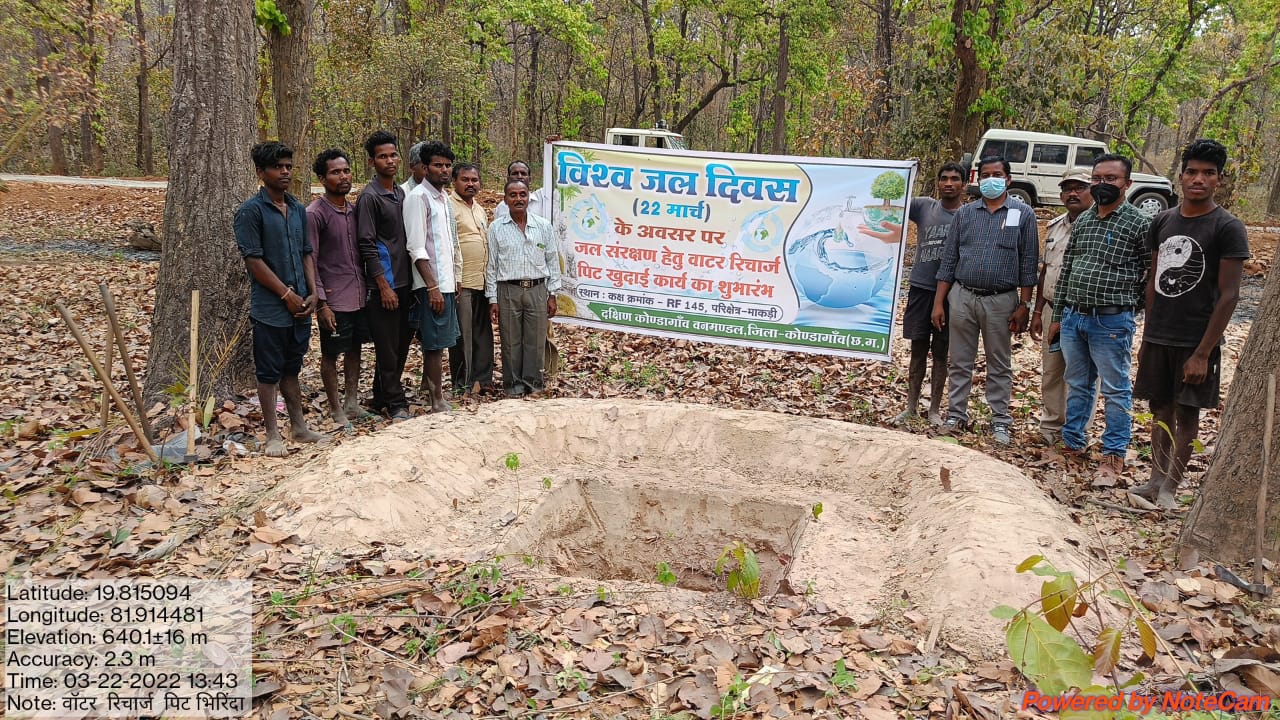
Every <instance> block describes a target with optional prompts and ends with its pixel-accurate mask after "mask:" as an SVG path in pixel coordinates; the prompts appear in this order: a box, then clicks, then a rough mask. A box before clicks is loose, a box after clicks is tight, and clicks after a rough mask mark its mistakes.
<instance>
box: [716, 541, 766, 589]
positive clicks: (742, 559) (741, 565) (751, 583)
mask: <svg viewBox="0 0 1280 720" xmlns="http://www.w3.org/2000/svg"><path fill="white" fill-rule="evenodd" d="M735 565H736V566H735ZM726 571H727V572H728V573H729V576H728V579H727V580H726V584H727V587H728V589H729V592H731V593H734V594H736V595H738V596H739V597H743V598H746V599H748V600H754V599H756V598H758V597H760V560H759V559H758V558H756V554H755V552H754V551H753V550H752V549H751V548H749V547H747V546H746V544H745V543H743V542H742V541H741V540H739V541H737V542H735V543H733V544H732V545H729V546H727V547H726V548H725V549H724V551H723V552H721V553H720V557H719V559H717V560H716V575H722V574H724V573H725V572H726Z"/></svg>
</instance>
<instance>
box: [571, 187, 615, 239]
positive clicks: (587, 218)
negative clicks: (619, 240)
mask: <svg viewBox="0 0 1280 720" xmlns="http://www.w3.org/2000/svg"><path fill="white" fill-rule="evenodd" d="M569 230H570V232H572V233H573V235H574V236H575V237H577V238H578V239H580V240H595V239H597V238H601V237H604V236H605V235H606V234H608V232H609V217H608V214H607V213H606V212H605V208H604V203H602V202H600V199H599V198H597V197H596V196H595V195H590V196H588V197H585V198H582V199H580V200H578V201H577V202H575V203H574V204H573V206H572V207H571V208H570V209H569Z"/></svg>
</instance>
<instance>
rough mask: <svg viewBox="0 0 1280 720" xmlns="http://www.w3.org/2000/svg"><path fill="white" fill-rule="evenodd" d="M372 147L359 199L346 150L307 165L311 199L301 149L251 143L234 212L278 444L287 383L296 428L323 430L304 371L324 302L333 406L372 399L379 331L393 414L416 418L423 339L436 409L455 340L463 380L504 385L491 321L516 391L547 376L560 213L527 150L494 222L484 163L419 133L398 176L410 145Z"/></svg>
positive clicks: (343, 419) (324, 352)
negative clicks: (309, 416) (412, 401)
mask: <svg viewBox="0 0 1280 720" xmlns="http://www.w3.org/2000/svg"><path fill="white" fill-rule="evenodd" d="M364 150H365V154H366V155H367V157H368V161H369V164H370V165H371V166H372V168H373V177H372V178H371V179H370V180H369V182H368V183H367V184H366V185H365V186H364V188H363V189H362V190H361V191H360V193H359V195H358V196H357V198H356V200H355V202H354V204H353V203H351V202H350V201H349V200H348V196H349V194H350V192H351V188H352V169H351V161H350V158H349V157H348V156H347V155H346V153H344V152H343V151H342V150H338V149H329V150H325V151H324V152H322V153H320V154H319V155H318V156H317V157H316V158H315V162H314V164H313V167H312V170H313V171H314V172H315V174H316V177H317V178H319V180H320V183H321V185H322V186H323V187H324V194H323V195H322V196H321V197H319V198H317V199H315V200H314V201H312V202H311V204H310V205H309V206H307V207H305V208H304V207H303V206H302V204H301V203H300V202H299V201H298V200H297V199H296V198H294V197H293V196H292V195H290V194H289V193H288V192H287V189H288V187H289V181H290V178H291V176H292V172H293V151H292V150H291V149H290V148H288V147H287V146H285V145H283V144H282V143H279V142H266V143H260V144H258V145H256V146H254V147H253V149H252V150H251V156H252V158H253V162H254V165H255V168H256V170H257V174H258V178H259V180H260V181H261V183H262V188H261V189H260V190H259V192H258V193H257V194H256V195H255V196H254V197H253V198H251V199H249V200H248V201H246V202H245V203H244V204H243V205H242V206H241V207H240V209H239V210H238V211H237V212H236V217H235V235H236V242H237V245H238V246H239V248H240V251H241V255H242V256H243V257H244V259H245V266H246V268H247V270H248V272H249V277H250V280H251V286H252V288H251V302H250V311H249V315H250V319H251V321H252V325H253V349H254V363H255V369H256V374H257V378H258V397H259V399H260V402H261V404H262V408H263V416H264V420H265V425H266V431H267V442H266V446H265V453H266V454H267V455H269V456H274V457H279V456H283V455H284V454H285V447H284V442H283V438H282V437H281V434H280V432H279V430H278V428H277V425H276V412H275V397H276V389H277V388H279V391H280V394H281V395H282V396H283V398H284V402H285V406H286V408H287V410H288V414H289V418H290V430H291V437H292V438H293V439H294V440H295V441H299V442H314V441H316V440H319V439H320V438H322V437H323V436H322V435H320V434H318V433H315V432H314V431H312V430H310V429H309V428H308V427H307V424H306V419H305V415H304V413H303V408H302V400H301V391H300V389H299V386H298V373H299V372H300V371H301V368H302V362H303V359H304V357H305V354H306V351H307V347H308V344H309V342H310V337H311V316H312V315H313V314H314V315H315V317H316V319H317V322H318V324H319V326H320V332H321V335H320V353H321V360H320V370H321V379H322V382H323V383H324V389H325V394H326V397H327V400H328V404H329V410H330V415H331V417H332V419H333V420H334V421H335V422H336V423H338V424H341V425H348V426H349V425H350V422H351V420H353V419H356V418H358V417H360V416H362V415H364V414H366V413H367V411H366V410H364V409H363V408H362V407H361V406H360V404H359V399H358V398H359V392H358V391H359V378H360V370H361V367H360V353H361V346H362V345H363V344H364V343H366V342H372V344H373V346H374V365H375V367H374V372H373V395H372V404H371V405H370V409H371V410H373V411H374V412H377V413H380V414H383V415H386V416H387V417H389V418H391V420H393V421H401V420H406V419H408V418H409V417H410V415H409V403H408V400H407V397H406V393H405V387H404V382H403V375H404V369H405V364H406V360H407V358H408V355H409V350H410V346H411V345H412V343H413V341H414V340H415V339H416V340H417V342H418V343H419V345H420V347H421V349H422V355H423V376H424V380H423V385H424V387H425V388H426V389H427V392H428V396H429V402H430V412H444V411H447V410H448V409H449V408H450V405H449V403H448V401H447V400H446V399H445V397H444V384H443V374H444V371H443V365H444V357H443V353H444V351H445V350H446V349H448V350H449V364H450V376H451V384H452V387H453V390H454V392H455V393H457V394H463V393H478V392H481V391H483V390H485V389H488V388H492V387H494V382H493V374H494V351H493V346H494V335H493V324H495V323H496V324H498V325H499V333H500V340H501V348H502V365H503V370H502V388H503V391H504V392H505V394H506V395H507V396H509V397H522V396H526V395H530V396H536V395H538V394H540V393H541V392H542V390H543V365H544V356H543V353H544V348H545V346H546V338H547V325H548V319H549V318H550V317H554V315H555V311H556V305H555V303H556V300H555V297H556V291H557V290H558V289H559V287H560V264H559V259H558V252H557V249H556V243H555V239H554V236H553V234H552V229H551V225H550V223H549V222H548V221H547V220H546V219H545V218H543V217H541V216H539V215H536V214H534V213H531V212H530V211H529V201H530V191H529V186H528V177H529V169H528V165H526V164H525V163H523V162H516V163H512V164H511V166H509V167H508V176H509V177H508V181H507V183H506V185H505V187H504V188H503V193H504V200H503V204H502V206H501V212H500V213H498V214H497V215H496V216H495V219H494V222H493V223H490V222H489V221H488V218H487V214H486V212H485V210H484V208H483V207H481V206H480V205H479V204H478V203H477V202H476V195H477V193H478V192H479V190H480V170H479V168H478V167H477V166H476V165H474V164H472V163H457V164H455V162H454V161H455V157H454V153H453V151H452V150H451V149H450V148H449V147H448V146H447V145H445V144H444V143H441V142H425V143H418V144H417V145H414V146H413V148H412V149H411V151H410V170H411V177H410V178H409V179H408V180H407V181H405V182H404V183H403V184H397V183H396V175H397V173H398V171H399V169H400V153H399V145H398V143H397V140H396V137H395V136H394V135H392V134H390V133H388V132H385V131H378V132H375V133H373V134H372V135H370V136H369V138H368V139H367V140H366V141H365V143H364ZM513 171H514V172H513ZM543 202H544V203H545V199H543ZM339 358H341V359H342V366H343V373H342V374H343V379H344V382H345V388H344V391H343V393H342V396H341V397H339V391H338V370H337V368H338V360H339Z"/></svg>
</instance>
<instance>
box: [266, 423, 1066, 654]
mask: <svg viewBox="0 0 1280 720" xmlns="http://www.w3.org/2000/svg"><path fill="white" fill-rule="evenodd" d="M512 454H514V457H512ZM944 467H945V468H948V469H949V471H950V483H949V489H945V488H944V487H943V485H942V483H941V482H940V481H939V472H940V470H941V468H944ZM818 503H821V512H820V514H817V517H816V518H815V517H814V515H815V506H816V505H817V504H818ZM264 510H265V511H266V512H267V514H268V516H270V517H272V518H273V519H274V521H275V524H276V525H277V527H280V528H282V529H286V530H290V531H293V532H296V533H297V534H298V536H299V537H300V538H301V539H302V540H303V541H305V542H307V543H309V544H310V545H312V546H313V547H314V548H315V549H316V551H317V552H320V553H333V554H343V553H346V552H349V551H351V550H352V549H355V548H360V549H368V548H372V547H380V548H382V549H383V551H384V554H386V555H387V556H395V555H396V554H397V553H398V552H403V553H404V554H405V555H406V556H421V555H424V554H426V555H431V556H435V557H441V558H455V559H460V560H464V561H469V562H470V561H480V560H485V559H489V558H492V557H494V556H498V555H501V556H507V557H510V556H516V557H527V558H530V559H534V560H538V561H542V562H544V563H545V565H546V567H545V568H544V570H546V569H550V570H552V571H553V572H555V573H557V574H560V575H563V576H565V577H570V578H572V577H582V578H593V580H592V582H593V583H597V582H603V583H606V584H607V583H610V582H616V583H632V584H634V583H635V582H636V581H640V582H648V583H656V582H657V567H658V565H659V563H665V564H666V566H667V567H669V568H670V571H671V573H672V574H673V575H674V576H675V577H676V578H677V581H676V582H677V584H678V585H679V586H680V587H683V588H686V589H687V590H689V591H720V590H723V589H724V587H725V584H724V582H725V581H724V577H723V576H722V575H718V574H717V573H716V571H715V565H716V561H717V559H718V558H719V557H720V556H721V554H722V553H723V552H724V551H725V549H726V548H730V547H732V546H733V544H735V543H737V542H741V543H743V544H745V545H746V546H747V547H750V548H752V549H753V550H754V551H755V553H756V555H757V557H758V558H759V559H760V563H761V594H762V596H765V597H767V596H768V595H770V594H771V593H772V592H773V591H774V589H776V588H778V587H779V586H780V585H781V587H782V588H783V589H784V590H788V589H792V590H794V591H797V592H811V593H812V594H813V597H814V598H815V599H817V600H820V601H821V602H823V603H825V604H826V605H827V606H828V607H830V608H833V609H835V610H837V611H839V612H841V613H843V614H845V615H848V616H850V617H851V618H853V619H854V620H855V621H867V620H871V619H873V618H874V617H876V616H877V615H880V614H882V613H886V612H901V610H903V609H905V608H906V607H915V608H917V609H918V610H919V611H921V612H923V613H924V614H925V615H926V617H928V618H929V620H930V622H931V624H933V625H938V624H942V625H943V631H942V636H943V638H945V639H947V640H949V641H950V642H952V643H953V644H955V645H957V646H958V647H961V648H964V649H965V650H966V652H969V653H970V654H976V655H983V656H993V655H996V654H999V653H1001V652H1002V647H1003V629H1002V628H1003V625H1002V621H1000V620H997V619H995V618H993V617H992V616H991V615H990V614H989V612H990V610H991V608H993V607H994V606H996V605H1001V604H1004V605H1011V606H1014V607H1022V606H1024V605H1026V604H1028V603H1030V602H1032V601H1033V600H1035V599H1036V598H1037V597H1038V596H1039V585H1040V582H1041V579H1040V578H1036V577H1034V576H1032V575H1031V574H1029V573H1024V574H1017V573H1015V572H1014V568H1015V566H1016V565H1017V564H1018V563H1019V562H1021V561H1022V560H1023V559H1024V558H1026V557H1028V556H1029V555H1033V554H1043V555H1044V556H1045V557H1046V558H1048V559H1049V560H1050V561H1051V562H1053V563H1054V564H1055V565H1056V566H1058V567H1059V568H1060V569H1068V570H1076V571H1077V572H1078V573H1079V574H1081V575H1087V574H1088V572H1089V571H1088V570H1087V565H1088V563H1087V562H1086V560H1085V558H1084V557H1083V556H1081V555H1080V554H1079V552H1078V551H1077V550H1075V548H1076V547H1085V546H1086V542H1085V539H1084V538H1083V537H1082V532H1081V531H1080V530H1079V529H1078V527H1077V526H1076V525H1075V524H1074V523H1073V522H1071V520H1070V519H1069V518H1068V517H1067V515H1066V512H1065V510H1064V509H1063V508H1062V507H1061V506H1060V505H1059V504H1057V503H1056V502H1054V501H1053V500H1051V499H1050V498H1048V497H1047V496H1046V495H1045V493H1044V492H1043V491H1042V490H1040V489H1039V488H1038V487H1037V486H1036V485H1035V483H1034V482H1033V481H1032V480H1031V479H1030V478H1028V477H1027V476H1026V475H1024V474H1023V473H1022V472H1021V471H1020V470H1018V469H1017V468H1015V467H1013V466H1012V465H1009V464H1007V463H1004V462H1001V461H999V460H995V459H992V458H991V457H989V456H987V455H984V454H982V453H979V452H976V451H973V450H969V449H967V448H964V447H960V446H957V445H955V444H950V443H944V442H939V441H934V440H928V439H925V438H922V437H920V436H917V435H910V434H907V433H901V432H896V431H892V430H883V429H879V428H872V427H866V426H862V425H854V424H850V423H844V422H839V421H834V420H821V419H814V418H806V417H796V416H790V415H780V414H776V413H767V412H752V411H742V410H726V409H720V408H714V407H709V406H702V405H681V404H672V403H653V402H639V401H614V400H610V401H594V400H543V401H538V402H516V401H508V402H498V403H492V404H488V405H484V406H481V407H480V408H479V409H478V410H477V411H476V412H474V413H471V412H462V411H459V412H453V413H448V414H445V415H429V416H426V417H422V418H418V419H415V420H412V421H408V422H404V423H399V424H397V425H392V426H391V427H389V428H386V429H384V430H381V431H379V432H378V433H375V434H373V435H368V436H364V437H360V438H356V439H354V440H351V441H348V442H345V443H343V444H341V445H339V446H338V447H336V448H335V449H334V450H333V451H332V452H329V453H328V454H326V455H323V456H321V457H319V458H317V459H316V460H315V461H313V462H312V463H310V464H309V465H307V466H306V467H304V468H303V469H302V470H301V471H300V472H299V473H298V474H297V475H295V476H294V477H292V478H290V479H288V480H286V481H285V482H284V483H282V484H281V485H280V487H279V489H278V490H277V492H276V494H275V495H274V496H273V497H271V498H268V499H267V500H266V501H265V507H264ZM729 565H730V567H734V566H736V563H733V562H732V561H731V562H730V563H729ZM784 580H785V581H786V582H785V583H784V582H783V581H784ZM668 581H669V580H668ZM675 597H680V598H683V600H682V601H684V602H698V601H699V599H700V598H703V597H706V596H704V595H702V593H701V592H681V593H680V594H679V595H676V596H675ZM904 600H905V601H906V602H905V603H904Z"/></svg>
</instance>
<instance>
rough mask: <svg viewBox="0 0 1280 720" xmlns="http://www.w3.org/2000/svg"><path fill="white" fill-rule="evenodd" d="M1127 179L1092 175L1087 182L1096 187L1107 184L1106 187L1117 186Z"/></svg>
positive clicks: (1119, 176) (1121, 176)
mask: <svg viewBox="0 0 1280 720" xmlns="http://www.w3.org/2000/svg"><path fill="white" fill-rule="evenodd" d="M1128 179H1129V178H1126V177H1125V176H1123V175H1093V176H1091V177H1090V178H1089V182H1091V183H1093V184H1094V185H1097V184H1098V183H1107V184H1108V185H1119V184H1120V183H1122V182H1124V181H1125V180H1128Z"/></svg>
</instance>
